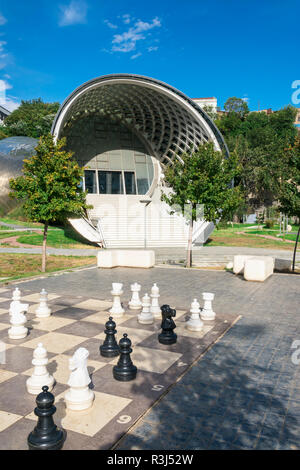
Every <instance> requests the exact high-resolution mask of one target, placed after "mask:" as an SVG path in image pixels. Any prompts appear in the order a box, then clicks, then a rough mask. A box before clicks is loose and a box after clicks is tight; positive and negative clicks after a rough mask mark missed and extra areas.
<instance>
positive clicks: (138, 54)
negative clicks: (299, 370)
mask: <svg viewBox="0 0 300 470" xmlns="http://www.w3.org/2000/svg"><path fill="white" fill-rule="evenodd" d="M141 55H142V53H141V52H138V53H137V54H134V55H132V56H131V57H130V59H133V60H134V59H137V58H138V57H140V56H141Z"/></svg>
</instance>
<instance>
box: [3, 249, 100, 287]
mask: <svg viewBox="0 0 300 470" xmlns="http://www.w3.org/2000/svg"><path fill="white" fill-rule="evenodd" d="M95 263H96V258H95V256H53V255H49V256H47V273H51V272H53V271H60V270H63V269H72V268H75V267H78V266H88V265H93V264H95ZM41 265H42V257H41V255H33V254H30V255H25V254H15V253H13V254H12V253H1V254H0V282H1V278H2V282H5V281H8V280H12V279H19V278H22V277H29V276H37V275H39V274H41ZM3 278H4V279H3Z"/></svg>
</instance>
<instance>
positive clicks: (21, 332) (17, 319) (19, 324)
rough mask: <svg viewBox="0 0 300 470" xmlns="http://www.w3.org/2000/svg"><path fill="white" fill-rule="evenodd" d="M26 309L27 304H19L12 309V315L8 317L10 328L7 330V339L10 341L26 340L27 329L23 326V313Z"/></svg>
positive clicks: (24, 321)
mask: <svg viewBox="0 0 300 470" xmlns="http://www.w3.org/2000/svg"><path fill="white" fill-rule="evenodd" d="M28 307H29V305H28V304H21V303H20V304H19V305H15V306H14V307H13V309H12V313H11V315H10V324H11V328H9V330H8V337H9V338H10V339H22V338H26V336H27V334H28V328H26V326H25V324H26V322H27V318H26V316H25V315H24V312H27V310H28Z"/></svg>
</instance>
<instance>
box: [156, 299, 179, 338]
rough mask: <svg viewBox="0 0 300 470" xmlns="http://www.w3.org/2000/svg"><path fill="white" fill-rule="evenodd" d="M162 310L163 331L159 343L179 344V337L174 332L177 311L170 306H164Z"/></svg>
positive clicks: (159, 336)
mask: <svg viewBox="0 0 300 470" xmlns="http://www.w3.org/2000/svg"><path fill="white" fill-rule="evenodd" d="M160 309H161V314H162V322H161V328H162V331H161V333H160V334H159V335H158V341H159V342H160V343H161V344H174V343H176V342H177V335H176V333H174V331H173V330H175V328H176V325H175V322H174V320H173V317H176V310H175V309H173V308H171V307H170V305H162V306H161V307H160Z"/></svg>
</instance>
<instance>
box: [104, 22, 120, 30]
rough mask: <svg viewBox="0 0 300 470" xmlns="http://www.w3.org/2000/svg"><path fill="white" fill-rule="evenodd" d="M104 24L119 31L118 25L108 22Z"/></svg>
mask: <svg viewBox="0 0 300 470" xmlns="http://www.w3.org/2000/svg"><path fill="white" fill-rule="evenodd" d="M104 23H105V24H106V25H107V26H108V27H109V28H110V29H117V28H118V26H117V25H116V24H113V23H111V22H110V21H108V20H104Z"/></svg>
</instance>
